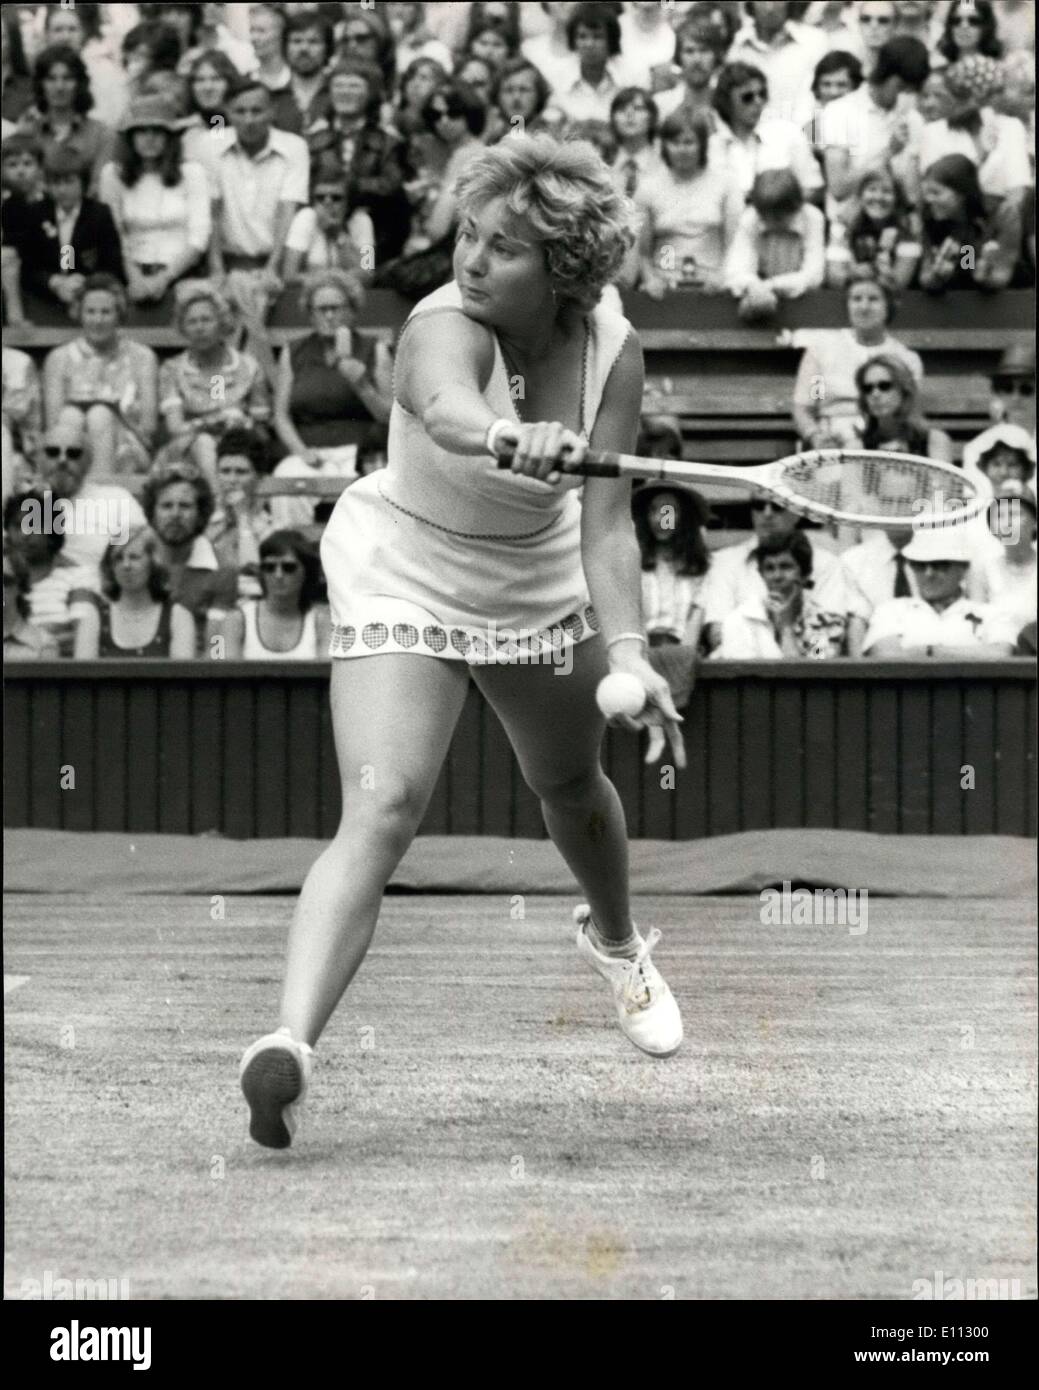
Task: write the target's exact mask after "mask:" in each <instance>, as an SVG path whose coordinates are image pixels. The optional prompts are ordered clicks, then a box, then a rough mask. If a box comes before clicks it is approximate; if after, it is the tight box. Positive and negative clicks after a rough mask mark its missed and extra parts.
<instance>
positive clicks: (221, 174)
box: [210, 129, 310, 256]
mask: <svg viewBox="0 0 1039 1390" xmlns="http://www.w3.org/2000/svg"><path fill="white" fill-rule="evenodd" d="M309 178H310V154H309V152H308V150H307V143H306V141H305V140H303V139H302V138H301V137H300V136H298V135H290V134H289V132H288V131H285V130H276V129H272V130H271V133H270V137H269V139H268V141H267V144H266V145H265V146H264V147H263V149H262V150H261V151H260V152H259V154H258V155H257V156H256V157H255V158H254V157H252V156H250V155H248V154H246V152H245V151H244V150H243V149H242V148H241V146H240V145H239V143H238V138H237V136H236V135H235V133H234V132H233V131H232V132H231V133H230V136H229V138H228V140H227V143H226V144H225V145H224V147H223V149H222V150H221V152H220V154H219V155H218V156H217V158H216V159H215V160H214V162H213V165H212V168H211V186H210V195H211V197H212V198H213V199H214V200H217V199H219V200H220V202H221V203H222V204H223V208H222V214H221V222H220V230H221V233H222V236H223V247H224V250H225V251H228V252H230V253H231V254H232V255H238V256H265V255H268V254H269V253H270V251H271V249H272V247H273V245H274V217H275V212H276V210H277V207H278V204H279V203H299V204H300V205H303V204H305V203H307V202H309V200H310V189H309Z"/></svg>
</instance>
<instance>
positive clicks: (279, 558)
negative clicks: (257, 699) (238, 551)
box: [223, 531, 331, 661]
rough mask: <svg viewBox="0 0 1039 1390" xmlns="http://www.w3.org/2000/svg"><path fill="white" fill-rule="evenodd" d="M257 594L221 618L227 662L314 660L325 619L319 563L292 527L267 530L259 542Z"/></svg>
mask: <svg viewBox="0 0 1039 1390" xmlns="http://www.w3.org/2000/svg"><path fill="white" fill-rule="evenodd" d="M260 583H261V585H262V587H263V597H262V598H259V599H247V600H245V601H244V602H243V603H241V604H239V606H238V608H237V609H235V610H234V612H232V613H228V615H227V617H226V618H225V619H224V622H223V634H224V638H225V641H226V644H227V645H226V648H225V657H226V659H227V660H228V661H240V660H245V661H317V660H319V659H321V658H322V657H324V655H325V653H326V652H327V651H328V641H329V636H330V626H331V625H330V623H329V619H328V609H327V608H326V606H325V605H324V604H323V603H319V602H318V600H319V598H320V595H321V566H320V564H319V562H318V557H317V555H316V553H315V552H314V550H313V549H312V548H311V547H310V546H309V545H308V544H307V542H306V541H305V540H304V538H303V537H302V536H301V535H300V534H299V532H298V531H272V532H271V534H270V535H269V536H268V537H267V538H266V540H264V541H261V543H260Z"/></svg>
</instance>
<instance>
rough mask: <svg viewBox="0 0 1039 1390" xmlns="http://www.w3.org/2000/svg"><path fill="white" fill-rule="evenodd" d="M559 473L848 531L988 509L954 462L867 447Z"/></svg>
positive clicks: (616, 462)
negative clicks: (744, 492) (679, 491)
mask: <svg viewBox="0 0 1039 1390" xmlns="http://www.w3.org/2000/svg"><path fill="white" fill-rule="evenodd" d="M511 463H512V452H511V450H510V451H507V452H503V453H501V454H499V455H498V467H499V468H508V467H510V466H511ZM559 471H560V472H563V473H578V474H583V475H584V476H585V477H589V478H652V479H657V480H659V481H662V482H675V483H686V484H690V485H693V486H695V485H696V484H697V483H716V484H718V485H719V486H721V487H733V488H741V489H747V488H749V489H750V490H751V491H752V492H756V493H763V494H764V495H765V496H766V497H770V498H772V499H773V500H774V501H775V502H778V503H779V504H780V505H781V506H783V507H786V508H787V509H788V510H789V511H792V512H797V513H799V514H800V515H802V516H808V517H812V518H814V519H815V520H817V521H839V522H844V523H845V524H848V525H852V526H886V527H891V528H896V527H902V526H920V527H924V526H929V527H936V526H956V525H960V524H961V523H962V522H964V521H969V520H970V519H971V518H972V517H975V516H978V515H979V514H980V513H981V512H982V511H984V510H985V508H986V506H987V505H988V499H987V498H986V497H983V496H982V495H981V493H980V492H979V490H978V488H977V487H976V486H975V485H974V483H973V482H972V481H971V480H970V478H967V477H965V476H964V474H963V472H962V471H961V470H960V469H959V468H954V467H953V466H952V464H949V463H939V462H937V461H936V460H935V459H925V458H920V457H918V456H917V455H916V454H895V453H884V452H881V451H871V450H868V449H811V450H808V451H807V452H805V453H800V454H790V455H789V456H788V457H787V458H781V459H777V460H776V462H775V463H766V464H761V465H758V466H756V467H753V468H728V467H725V466H724V465H721V464H714V463H685V462H681V461H678V460H675V459H651V458H639V457H638V455H636V454H613V453H594V452H591V453H588V454H587V455H586V456H585V458H584V459H583V461H582V462H581V463H579V464H577V465H576V466H575V467H568V466H567V464H566V463H565V462H564V463H563V464H562V465H561V466H560V470H559Z"/></svg>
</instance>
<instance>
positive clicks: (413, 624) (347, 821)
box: [240, 135, 685, 1148]
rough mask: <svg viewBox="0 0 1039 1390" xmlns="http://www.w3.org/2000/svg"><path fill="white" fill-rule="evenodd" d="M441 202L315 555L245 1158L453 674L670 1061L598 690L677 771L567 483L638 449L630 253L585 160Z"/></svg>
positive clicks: (345, 941)
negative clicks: (370, 418)
mask: <svg viewBox="0 0 1039 1390" xmlns="http://www.w3.org/2000/svg"><path fill="white" fill-rule="evenodd" d="M458 199H459V233H458V240H457V244H456V248H455V255H454V274H455V279H454V281H453V282H452V283H450V284H448V285H445V286H444V287H443V288H442V289H440V290H437V291H436V292H435V293H433V294H432V295H430V296H428V297H427V298H426V299H425V300H423V301H421V302H420V303H419V304H418V305H416V307H415V309H414V310H413V311H412V314H411V316H410V318H409V320H408V323H407V324H406V326H405V329H404V331H403V333H402V336H401V340H400V344H399V348H398V354H397V365H396V381H395V391H394V402H393V408H392V413H391V417H390V442H389V466H388V467H387V468H386V469H384V470H380V471H378V472H376V473H372V474H370V475H368V476H367V477H364V478H362V479H361V480H360V481H359V482H357V483H354V484H353V485H352V486H351V487H349V488H347V490H346V491H345V492H344V493H343V494H342V496H341V497H340V499H339V501H338V503H337V504H336V509H335V511H334V512H333V514H332V517H331V520H330V521H329V524H328V526H327V528H326V530H325V533H324V536H323V538H322V543H321V558H322V563H323V566H324V570H325V575H326V577H327V580H328V585H329V597H330V603H331V608H332V618H333V622H334V624H335V626H334V630H333V638H332V645H331V654H332V656H333V658H334V660H333V662H332V688H331V703H332V720H333V729H334V733H335V741H336V751H337V755H338V761H339V769H340V778H341V784H342V819H341V822H340V826H339V829H338V831H337V833H336V836H335V839H334V840H333V841H332V843H331V844H330V845H329V846H328V848H327V849H326V850H325V852H324V853H323V854H322V855H321V856H320V858H319V859H318V860H317V861H316V863H315V864H314V865H313V867H312V868H311V870H310V872H309V874H308V875H307V879H306V882H305V884H304V887H303V891H302V894H301V896H300V899H299V903H298V906H297V910H296V914H295V918H294V921H293V925H292V928H291V931H290V935H289V950H288V961H287V966H286V979H285V986H284V991H283V995H282V1006H281V1029H280V1030H279V1031H278V1032H275V1033H271V1034H268V1035H266V1036H265V1037H263V1038H261V1039H259V1040H258V1041H257V1042H256V1043H254V1044H253V1046H252V1047H250V1048H249V1049H248V1051H247V1052H246V1054H245V1057H244V1058H243V1061H242V1066H241V1073H240V1075H241V1084H242V1089H243V1092H244V1093H245V1096H246V1100H247V1102H248V1104H249V1106H250V1109H251V1123H250V1133H251V1135H252V1137H253V1138H254V1139H255V1140H256V1141H257V1142H259V1143H261V1144H264V1145H267V1146H269V1147H274V1148H284V1147H286V1146H287V1145H288V1144H289V1143H291V1137H292V1132H293V1128H294V1124H295V1107H296V1105H297V1103H298V1102H299V1101H300V1100H301V1099H302V1097H303V1093H304V1091H305V1089H306V1084H307V1078H308V1075H309V1072H310V1068H311V1065H312V1052H313V1046H314V1044H315V1043H316V1042H317V1040H318V1038H319V1036H320V1034H321V1032H322V1030H323V1029H324V1027H325V1024H326V1023H327V1021H328V1019H329V1017H330V1016H331V1014H332V1012H333V1010H334V1009H335V1007H336V1005H337V1004H338V1002H339V1000H340V998H341V996H342V994H343V992H344V991H345V989H346V988H347V986H348V984H349V983H350V980H351V979H352V978H353V976H354V974H355V972H356V971H357V969H358V967H359V966H360V964H361V961H362V960H363V958H364V955H365V953H366V951H367V949H368V946H369V943H370V941H371V938H372V934H373V932H374V930H375V924H376V920H377V918H378V914H379V905H380V901H381V898H382V894H383V891H384V890H385V887H386V884H387V883H388V881H389V879H390V876H391V874H392V873H393V871H394V870H395V868H396V867H397V864H398V863H399V861H400V859H401V857H402V856H403V854H404V852H405V850H406V849H407V847H408V845H409V844H410V842H411V840H412V838H413V836H414V835H415V833H416V831H417V829H418V826H419V823H420V821H421V819H422V816H423V813H424V811H425V808H426V804H427V802H428V801H429V798H430V795H431V793H432V790H433V787H434V785H435V783H436V781H437V778H438V776H439V773H440V769H441V766H442V764H443V761H444V758H445V756H446V754H447V751H448V748H449V746H450V742H451V737H452V733H453V731H454V727H455V724H456V721H457V720H458V717H459V715H460V713H461V711H462V707H463V705H464V703H465V699H466V694H467V689H468V684H469V677H470V674H471V675H472V678H473V679H474V680H475V682H476V684H477V685H478V687H479V688H480V690H481V691H482V693H483V694H484V696H485V697H486V699H487V701H488V703H489V704H490V705H491V707H492V708H493V709H494V711H495V713H496V714H497V715H498V717H499V719H500V720H501V721H502V723H503V725H504V726H505V729H506V732H507V734H508V737H509V739H510V741H511V743H512V746H513V748H514V750H515V752H516V756H517V759H518V761H519V764H520V767H521V768H522V771H523V775H524V777H525V778H526V781H527V783H528V785H529V786H530V787H531V788H532V790H533V791H534V792H535V794H536V795H537V796H538V797H539V799H540V801H541V805H542V810H543V814H544V818H545V824H546V826H547V828H548V831H549V833H550V834H551V836H552V838H553V840H554V841H555V843H556V845H557V847H558V848H559V850H560V852H561V853H562V855H563V857H564V858H565V859H566V861H567V863H568V864H569V866H570V868H571V870H572V871H573V873H574V875H575V877H576V878H577V880H578V882H579V883H580V885H581V887H582V889H583V891H584V893H585V894H586V896H587V900H588V905H587V906H583V907H581V908H578V909H577V912H576V913H575V922H576V925H577V946H578V952H579V954H580V955H582V956H583V957H584V959H585V961H586V963H587V964H588V965H589V966H591V967H592V968H594V969H596V970H597V971H598V973H600V974H601V975H602V976H603V977H604V979H606V980H607V981H608V983H609V984H610V986H611V999H612V1003H613V1006H614V1007H615V1008H616V1011H617V1017H618V1021H619V1022H620V1026H621V1028H622V1030H623V1031H624V1032H625V1034H626V1035H627V1037H628V1038H629V1040H631V1041H632V1042H633V1043H634V1044H635V1045H636V1046H637V1047H639V1048H641V1049H642V1050H643V1051H646V1052H648V1053H650V1054H652V1055H656V1056H667V1055H669V1054H670V1053H672V1052H674V1051H675V1050H676V1049H677V1048H678V1046H679V1044H680V1042H681V1039H682V1025H681V1017H680V1014H679V1011H678V1006H677V1004H676V1003H675V1001H674V998H673V996H672V995H671V993H670V990H669V989H668V987H667V985H666V984H665V983H664V981H663V979H662V977H661V976H660V974H659V972H658V971H657V969H656V967H655V966H654V965H653V963H652V961H651V960H650V959H649V951H650V949H651V948H652V946H653V945H654V944H655V942H656V940H657V939H658V938H659V933H658V932H656V931H654V932H651V933H650V935H649V936H648V937H647V938H646V939H645V940H643V939H642V938H641V937H640V936H639V934H638V932H637V931H636V929H635V928H634V925H633V923H632V919H631V913H630V903H629V897H628V870H627V860H628V856H627V843H626V838H625V827H624V813H623V809H622V806H621V803H620V798H619V797H618V795H617V792H616V790H615V789H614V787H613V786H612V784H611V783H610V782H609V781H608V780H607V778H606V776H605V774H604V773H603V770H602V766H601V762H600V744H601V741H602V735H603V720H602V717H601V715H600V714H599V712H598V709H597V706H596V701H595V692H596V687H597V685H598V683H599V681H600V680H601V679H602V678H603V677H604V676H605V675H606V674H607V672H609V671H612V672H622V673H624V674H626V675H630V676H631V677H632V678H633V679H634V681H635V682H636V683H637V684H639V685H641V686H642V687H643V689H644V690H645V692H646V706H645V710H644V712H643V714H642V715H641V716H640V718H639V719H638V720H630V721H627V722H626V727H629V728H632V729H640V728H642V727H645V726H647V725H650V724H657V725H662V726H663V727H664V728H665V729H666V730H667V732H668V734H669V736H670V738H671V742H672V749H673V756H674V762H675V763H676V764H677V765H678V766H684V763H685V757H684V751H683V745H682V739H681V733H680V731H679V728H678V715H677V713H676V712H675V709H674V706H673V704H672V701H671V696H670V693H669V691H668V687H667V682H666V681H665V680H664V679H663V677H661V676H659V675H657V673H656V672H655V671H654V669H653V667H652V666H651V665H650V664H649V662H648V660H647V658H646V638H645V636H644V634H643V630H642V619H641V613H640V559H639V548H638V543H637V541H636V538H635V534H634V528H633V526H632V521H631V488H630V485H629V484H627V483H625V482H623V481H617V480H612V479H606V478H592V479H589V480H588V481H587V482H586V484H585V486H584V496H583V503H582V504H579V503H578V500H577V495H576V492H575V490H574V489H575V487H576V486H578V485H579V484H580V481H581V480H580V478H578V477H575V476H566V474H565V468H566V465H567V464H569V463H577V462H580V460H581V459H582V458H583V456H584V454H585V452H586V450H587V449H588V448H589V447H591V448H594V449H614V450H624V451H628V452H630V451H631V450H632V449H633V448H634V445H635V441H636V437H637V433H638V422H639V410H640V406H641V402H642V385H643V370H642V354H641V349H640V347H639V343H638V339H637V338H636V337H635V335H634V334H633V333H632V332H631V329H630V325H629V324H628V323H627V321H626V320H625V319H624V318H622V317H621V316H620V315H618V314H616V313H615V312H614V311H613V310H611V309H609V308H607V307H605V306H602V305H601V304H600V303H599V301H600V298H601V296H602V292H603V289H604V288H605V286H606V285H607V284H608V283H609V282H610V281H611V279H612V278H613V277H614V276H615V275H616V273H617V271H618V269H619V267H620V265H621V262H622V260H623V258H624V255H625V253H626V251H627V249H628V247H629V246H630V245H631V244H632V236H633V233H632V230H631V227H630V224H629V221H628V218H629V212H628V210H627V205H626V203H625V202H624V201H623V200H622V199H621V197H620V196H619V194H618V193H617V192H616V190H615V189H614V187H613V184H612V182H611V179H610V175H609V171H608V170H607V169H606V167H605V165H604V164H603V163H602V161H601V160H600V159H599V157H598V155H597V153H596V152H595V150H594V149H593V147H592V146H590V145H588V144H585V143H581V142H573V143H566V144H562V143H556V142H555V141H554V140H552V139H551V138H550V137H547V136H518V135H517V136H510V137H508V138H507V139H505V140H502V141H501V142H500V143H499V144H497V145H495V146H494V147H493V148H492V149H489V150H487V151H485V152H484V154H483V155H482V156H481V157H480V158H479V159H478V160H477V161H476V162H475V163H474V164H473V165H472V166H471V167H470V169H469V170H467V172H466V173H465V174H464V175H463V177H462V179H461V180H460V182H459V185H458ZM576 229H579V231H580V235H579V236H578V235H575V230H576ZM502 450H508V451H510V452H511V456H512V463H511V470H503V469H499V468H498V467H497V466H496V459H495V457H494V456H495V455H496V454H499V453H500V451H502ZM561 674H562V675H563V676H564V678H563V679H560V675H561ZM619 722H620V721H619ZM463 998H464V991H463Z"/></svg>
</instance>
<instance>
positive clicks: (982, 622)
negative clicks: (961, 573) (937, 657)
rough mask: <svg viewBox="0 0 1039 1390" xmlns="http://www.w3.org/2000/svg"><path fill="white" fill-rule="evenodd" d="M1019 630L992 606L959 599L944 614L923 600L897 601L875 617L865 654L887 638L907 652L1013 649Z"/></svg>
mask: <svg viewBox="0 0 1039 1390" xmlns="http://www.w3.org/2000/svg"><path fill="white" fill-rule="evenodd" d="M1019 631H1020V628H1019V627H1015V626H1014V620H1013V619H1012V618H1011V617H1009V616H1008V615H1007V614H1006V613H1000V612H999V611H998V610H997V609H996V608H993V607H992V606H991V605H989V604H985V603H975V602H974V601H973V600H971V599H967V598H958V599H957V600H956V602H955V603H950V604H949V606H948V608H944V609H943V610H942V611H941V612H940V613H939V612H937V611H936V610H935V609H934V608H932V607H931V605H930V604H929V603H927V602H925V600H924V599H922V598H893V599H889V600H888V601H887V603H882V604H881V605H880V607H879V608H878V609H877V610H876V612H875V613H874V614H873V617H872V619H871V621H870V625H869V630H868V632H867V633H866V641H865V643H864V644H863V648H862V650H863V653H868V652H869V650H870V648H871V647H874V646H876V644H877V643H878V642H879V641H881V640H882V639H883V638H885V637H897V638H898V639H899V642H900V645H901V647H902V649H903V650H905V649H907V648H912V647H982V646H988V645H990V644H991V645H996V644H1001V643H1002V644H1006V645H1008V646H1011V647H1012V646H1013V645H1014V643H1015V642H1016V641H1017V634H1018V632H1019Z"/></svg>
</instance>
